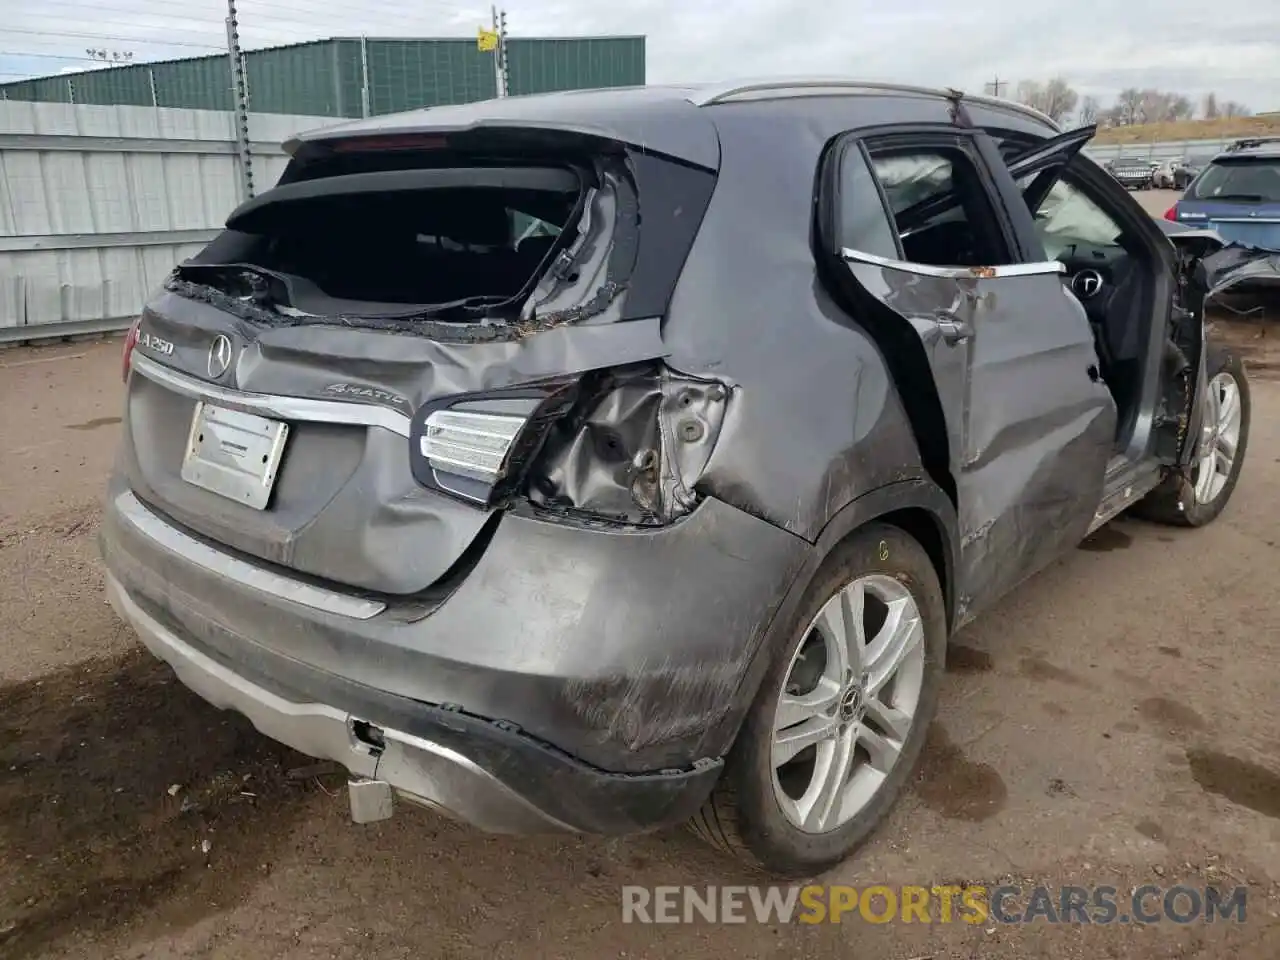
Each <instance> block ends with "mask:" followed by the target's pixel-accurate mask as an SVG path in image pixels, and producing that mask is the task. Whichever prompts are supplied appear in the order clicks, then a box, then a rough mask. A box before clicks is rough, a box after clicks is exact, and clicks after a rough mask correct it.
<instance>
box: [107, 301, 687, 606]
mask: <svg viewBox="0 0 1280 960" xmlns="http://www.w3.org/2000/svg"><path fill="white" fill-rule="evenodd" d="M220 337H225V338H226V340H227V342H229V343H230V365H231V369H232V371H233V375H232V379H233V380H234V382H235V387H234V388H228V387H224V386H220V385H218V384H216V383H212V382H210V381H209V380H208V379H207V376H208V365H209V363H210V358H211V356H214V352H215V350H216V349H217V345H218V343H219V338H220ZM661 353H662V344H661V337H660V333H659V327H658V322H657V321H656V320H653V321H633V322H628V323H616V324H603V325H599V326H585V327H569V326H564V327H559V328H555V329H551V330H545V331H542V332H540V333H539V334H537V335H536V336H532V337H527V338H523V339H520V340H513V341H503V342H490V343H471V344H447V343H440V342H437V341H434V340H429V339H427V338H425V337H418V336H411V335H404V334H396V333H387V332H383V331H374V330H357V329H343V328H337V327H327V326H324V327H321V326H306V327H288V328H278V329H266V330H257V331H255V330H252V329H250V328H247V327H246V326H245V325H244V324H237V323H235V322H234V320H233V318H230V317H228V316H227V315H226V314H225V313H223V312H222V311H220V310H217V309H215V308H214V307H212V306H210V305H208V304H201V303H197V302H193V301H191V300H187V299H185V298H181V297H178V296H175V295H173V294H166V295H163V296H161V297H160V298H158V299H157V300H156V301H155V302H154V303H153V304H152V306H151V307H150V308H148V310H147V311H146V313H145V314H144V316H143V319H142V322H141V325H140V337H139V341H138V344H137V346H136V347H135V349H134V353H133V360H132V363H131V371H130V374H129V381H128V389H127V403H126V428H125V433H124V438H123V451H122V464H121V465H122V468H123V469H124V471H125V473H126V475H127V477H128V480H129V484H130V486H131V487H132V489H133V490H134V492H135V494H137V496H138V497H139V498H140V499H142V500H143V501H145V502H147V503H148V504H150V505H151V506H153V507H155V508H156V509H158V510H159V511H160V512H162V513H163V514H165V515H167V516H168V517H170V518H171V519H172V520H174V521H176V522H177V523H179V524H181V525H182V526H184V527H186V528H188V529H189V530H191V531H192V532H194V533H196V534H200V535H203V536H204V537H206V538H208V539H210V540H213V541H216V542H218V543H221V544H225V545H226V546H229V547H231V548H233V549H234V550H236V551H239V552H241V553H244V554H248V555H250V556H253V557H258V558H261V559H263V560H266V561H270V562H272V563H275V564H279V565H281V566H285V567H289V568H292V569H294V570H296V571H299V572H301V573H305V574H310V575H313V576H316V577H319V578H323V579H325V580H330V581H336V582H338V583H341V584H345V585H349V586H353V587H359V588H363V589H367V590H372V591H377V592H383V593H391V594H409V593H416V592H419V591H421V590H423V589H425V588H426V587H428V586H430V585H431V584H433V583H435V582H436V581H438V580H440V579H441V578H442V577H444V576H445V575H446V573H447V572H448V571H449V569H450V568H451V567H452V566H453V565H454V564H455V563H457V562H458V561H459V559H460V558H461V557H462V556H463V554H464V552H465V551H466V550H467V548H468V547H469V546H470V545H471V544H472V543H473V542H474V541H476V539H477V537H478V536H479V535H480V533H481V531H482V529H483V528H484V526H485V523H486V521H487V520H488V519H489V517H490V516H491V513H492V511H491V510H488V509H486V508H484V507H483V506H480V505H477V504H475V503H469V502H466V501H465V500H464V499H460V498H456V497H451V496H448V495H445V494H443V493H440V492H438V491H436V490H432V489H428V488H426V487H424V486H423V485H421V484H419V483H418V482H416V481H415V479H414V472H413V468H412V464H411V460H410V450H411V448H410V433H411V423H412V417H411V415H412V413H413V412H414V411H417V410H420V409H422V408H423V407H424V406H426V407H430V405H431V404H433V403H436V402H438V401H441V400H444V399H447V398H456V397H457V396H459V395H464V394H472V393H477V392H485V393H492V392H494V391H500V390H502V389H503V388H510V387H515V386H518V385H521V384H528V383H531V382H537V381H540V380H543V381H544V380H546V379H548V378H554V377H558V376H561V375H564V374H572V373H578V372H582V371H586V370H589V369H594V368H599V367H608V366H612V365H616V364H622V363H631V362H637V361H641V360H645V359H652V358H656V357H658V356H660V355H661ZM202 403H203V409H204V411H205V413H206V416H205V418H204V419H203V420H202V421H200V422H197V421H196V420H195V417H196V415H197V409H198V407H200V406H201V404H202ZM210 410H212V411H214V416H213V417H212V418H210V417H209V416H208V414H209V411H210ZM225 411H230V414H229V416H225V415H224V416H223V417H222V418H221V419H220V418H219V417H218V414H222V413H224V412H225ZM245 415H248V416H247V417H246V416H245ZM237 416H238V417H239V418H240V420H239V421H237V422H233V423H232V424H231V427H230V428H227V427H226V426H225V423H226V422H227V421H228V420H231V419H233V418H236V417H237ZM259 420H261V421H262V422H265V423H266V424H270V425H276V424H283V425H284V430H283V431H282V432H284V434H285V435H284V437H283V440H282V443H281V447H282V449H281V451H280V457H279V460H278V468H277V470H276V471H275V475H274V477H271V478H267V479H268V480H269V483H267V486H268V487H269V490H268V494H269V498H268V499H267V501H266V502H265V503H264V504H263V505H262V506H257V505H255V504H253V503H251V502H241V501H240V500H238V499H236V498H235V497H233V496H231V495H229V492H234V490H233V489H232V488H231V487H229V486H228V485H227V484H226V483H222V484H219V482H218V481H216V480H215V481H210V480H209V479H208V478H207V477H205V478H200V477H195V478H194V479H193V477H192V471H191V469H190V467H191V462H192V460H193V459H197V460H200V461H201V462H206V463H207V462H212V461H216V460H217V459H218V457H217V454H216V452H214V453H210V454H208V455H207V456H206V457H203V458H193V457H192V456H191V455H190V452H191V450H192V447H193V445H194V446H199V444H200V437H199V433H200V430H201V429H202V427H204V428H209V429H211V430H212V431H216V430H220V429H221V430H223V431H224V434H225V436H224V437H223V439H222V442H223V444H224V445H231V446H233V447H237V448H241V447H243V448H245V449H246V450H247V451H249V452H250V453H252V459H253V462H254V463H258V462H261V461H260V459H259V458H258V454H259V453H261V455H262V457H265V458H268V459H271V447H270V446H269V445H266V446H259V447H252V441H248V440H245V438H244V437H242V436H239V435H236V434H235V432H234V429H235V428H236V427H237V426H240V425H242V424H243V423H244V422H246V421H247V422H250V423H257V422H258V421H259ZM210 424H212V426H211V427H210ZM193 427H194V429H193ZM210 439H211V438H210ZM206 446H207V442H206ZM184 465H185V466H186V467H187V469H186V471H185V473H186V475H185V476H184ZM271 465H272V464H270V463H268V464H267V467H269V466H271ZM217 466H218V464H217V463H216V462H215V463H214V467H215V468H216V467H217ZM241 473H243V474H244V475H245V476H248V477H249V478H250V480H253V479H255V478H254V477H253V476H252V473H253V470H252V464H250V465H249V466H248V467H247V468H244V469H242V470H241ZM265 473H266V467H264V472H263V475H265ZM197 481H203V483H204V484H207V485H202V482H197ZM219 486H221V489H220V490H219V489H212V488H211V487H219ZM244 486H245V484H241V485H240V488H241V489H242V488H243V487H244Z"/></svg>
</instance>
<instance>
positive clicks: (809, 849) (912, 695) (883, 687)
mask: <svg viewBox="0 0 1280 960" xmlns="http://www.w3.org/2000/svg"><path fill="white" fill-rule="evenodd" d="M886 598H887V599H886ZM859 607H861V609H862V615H861V616H859V615H858V614H857V612H856V611H857V610H858V609H859ZM833 616H834V617H835V619H834V620H833V619H832V617H833ZM846 617H847V619H845V618H846ZM877 618H880V619H877ZM841 625H852V626H854V627H855V629H853V630H851V631H848V632H846V633H845V634H844V636H845V637H846V638H848V637H853V638H855V640H850V641H849V642H848V645H847V650H848V651H850V652H849V659H848V661H847V662H845V661H839V659H838V657H839V655H840V654H839V650H840V649H842V647H841V646H840V645H839V643H838V642H834V641H833V640H832V639H831V636H832V635H833V634H836V635H838V634H840V633H841V631H842V626H841ZM784 636H785V638H786V639H785V641H784V642H783V643H782V644H781V648H780V649H779V650H778V651H777V653H776V655H775V658H774V662H773V663H772V664H771V666H770V668H769V670H768V672H767V673H766V675H765V677H764V679H763V681H762V682H761V684H760V689H759V691H758V692H757V695H756V699H755V702H754V703H753V704H752V706H751V709H750V710H749V712H748V714H747V717H746V720H745V721H744V723H743V726H742V729H741V731H739V734H738V739H737V741H736V742H735V743H734V746H733V749H732V750H731V751H730V753H729V757H728V762H727V764H726V767H725V773H724V775H723V776H722V777H721V779H720V782H719V783H718V784H717V786H716V788H715V790H714V791H713V792H712V794H711V796H710V798H708V800H707V802H706V804H705V805H704V806H703V808H702V810H701V811H700V812H699V813H698V814H697V815H696V816H695V817H694V818H693V820H692V821H691V823H690V826H691V827H692V828H693V831H694V832H695V833H696V834H698V836H700V837H702V838H703V839H704V840H706V841H707V842H708V843H710V844H712V845H713V846H715V847H717V848H718V849H720V850H722V851H724V852H726V853H728V854H731V855H732V856H734V857H737V858H739V859H741V860H743V861H746V862H747V863H749V864H751V865H753V866H756V867H758V868H762V869H764V870H765V871H767V872H769V873H771V874H775V875H778V876H786V877H808V876H813V875H815V874H817V873H820V872H821V871H823V870H825V869H827V868H829V867H832V866H834V865H836V864H837V863H839V862H841V861H842V860H844V859H845V858H847V857H848V856H849V855H850V854H852V853H853V852H854V851H855V850H856V849H857V848H858V847H859V846H861V845H862V844H863V843H864V842H865V841H866V840H867V838H868V837H869V836H870V834H871V833H872V831H873V830H874V829H875V828H876V827H877V826H878V825H879V823H880V822H881V820H883V819H884V817H885V815H886V814H887V813H888V812H889V810H890V809H891V807H892V806H893V803H894V801H895V800H896V799H897V797H898V795H899V794H900V793H901V791H902V788H903V786H904V785H905V784H906V783H907V781H908V780H909V778H910V777H911V775H912V773H913V771H914V770H915V768H916V764H917V762H918V760H919V757H920V751H921V749H922V748H923V746H924V741H925V737H926V735H927V733H928V729H929V724H930V723H931V722H932V721H933V718H934V716H935V714H936V712H937V707H938V693H939V689H940V686H941V683H942V674H943V668H944V667H943V665H944V662H945V658H946V643H947V623H946V608H945V604H944V602H943V596H942V588H941V587H940V586H939V583H938V576H937V573H936V572H935V570H934V567H933V563H932V562H931V561H930V559H929V556H928V554H927V553H926V552H925V551H924V549H923V548H922V547H921V546H920V545H919V544H918V543H917V542H916V541H915V540H914V539H912V538H911V537H910V536H908V535H907V534H906V533H905V532H903V531H902V530H900V529H899V528H897V527H892V526H888V525H885V524H872V525H870V526H868V527H865V528H863V529H862V530H860V531H857V532H856V533H854V534H853V535H852V536H851V537H850V538H849V539H848V540H846V541H845V542H844V543H842V544H841V545H840V546H839V547H837V548H836V549H835V550H834V551H833V552H832V554H831V555H830V556H829V557H828V558H827V559H826V561H825V562H824V563H823V564H822V566H821V567H820V568H819V570H818V573H817V575H816V576H815V577H814V579H813V581H812V583H810V585H809V588H808V590H807V591H806V593H805V596H804V599H803V601H802V602H801V604H800V606H799V609H798V610H797V611H796V613H795V616H794V618H793V620H792V622H791V623H790V625H789V629H788V630H787V632H786V633H785V635H784ZM898 636H901V637H902V638H903V639H901V640H897V641H894V640H892V638H893V637H898ZM912 636H914V639H911V637H912ZM815 638H816V639H815ZM898 650H900V656H899V655H898V654H897V653H895V652H893V651H898ZM878 654H879V655H878ZM890 660H895V661H896V662H897V666H895V667H893V668H892V669H890V666H889V661H890ZM846 676H847V677H849V679H848V680H847V681H844V682H843V683H842V682H841V681H838V680H837V679H836V678H837V677H846ZM815 704H826V706H821V707H815V706H814V705H815ZM796 717H802V718H803V719H800V720H796V719H795V718H796ZM904 718H905V719H904ZM828 728H830V729H831V731H832V732H831V734H830V736H829V738H828V737H827V736H825V735H824V736H823V738H822V739H818V734H819V732H821V731H825V730H827V729H828ZM801 742H803V743H806V744H808V745H807V746H805V747H804V748H803V749H799V750H796V749H795V748H796V747H797V745H798V744H799V743H801ZM793 750H794V751H795V752H794V755H793V756H791V759H784V760H783V761H782V762H781V763H777V761H778V760H779V758H783V757H787V756H788V755H789V754H790V752H791V751H793ZM824 757H825V758H826V759H824ZM806 771H808V773H807V778H808V779H806ZM806 784H807V787H806ZM811 797H812V800H810V799H809V798H811Z"/></svg>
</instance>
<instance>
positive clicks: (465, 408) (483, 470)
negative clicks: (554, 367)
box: [409, 380, 577, 507]
mask: <svg viewBox="0 0 1280 960" xmlns="http://www.w3.org/2000/svg"><path fill="white" fill-rule="evenodd" d="M576 387H577V384H576V382H572V381H562V380H557V381H554V382H549V383H546V384H543V385H540V386H539V387H536V388H530V389H520V390H505V391H497V392H494V393H487V394H484V395H471V396H463V397H457V398H454V399H453V400H451V401H450V402H449V403H448V404H443V405H442V404H431V405H428V406H427V407H424V408H423V409H421V410H419V411H418V413H417V415H416V416H415V417H414V419H413V426H412V428H411V430H410V435H409V445H410V449H409V454H410V463H411V465H412V468H413V475H414V478H415V479H416V480H417V481H418V482H419V483H421V484H422V485H423V486H425V487H431V488H433V489H436V490H439V491H441V492H443V493H447V494H450V495H452V496H455V497H460V498H462V499H464V500H469V501H471V502H472V503H476V504H480V505H482V506H486V507H487V506H496V505H498V504H500V503H502V502H503V501H505V500H506V499H507V498H508V497H509V496H510V495H511V494H512V493H513V492H514V491H515V490H516V488H517V487H518V486H519V484H520V479H521V477H522V476H523V470H524V467H525V466H526V465H527V464H528V462H529V461H530V459H531V458H532V457H533V456H534V455H536V454H537V451H538V449H539V448H540V447H541V446H542V441H543V439H544V438H545V437H546V433H547V429H548V428H549V426H550V424H551V423H552V422H553V421H554V420H555V419H556V418H557V417H559V416H561V415H563V414H564V413H565V411H567V410H568V409H569V408H570V407H571V406H572V404H573V400H574V397H575V395H576Z"/></svg>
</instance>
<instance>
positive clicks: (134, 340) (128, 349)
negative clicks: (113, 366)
mask: <svg viewBox="0 0 1280 960" xmlns="http://www.w3.org/2000/svg"><path fill="white" fill-rule="evenodd" d="M141 323H142V317H138V318H137V319H135V320H134V321H133V323H131V324H130V325H129V332H128V333H126V334H125V335H124V348H123V350H122V351H121V353H120V379H122V380H124V381H126V382H127V381H128V379H129V363H130V361H131V360H132V359H133V348H134V347H136V346H137V345H138V327H139V326H140V325H141Z"/></svg>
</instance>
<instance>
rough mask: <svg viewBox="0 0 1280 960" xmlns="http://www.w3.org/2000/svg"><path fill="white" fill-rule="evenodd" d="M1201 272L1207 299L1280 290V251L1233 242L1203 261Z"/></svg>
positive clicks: (1201, 262)
mask: <svg viewBox="0 0 1280 960" xmlns="http://www.w3.org/2000/svg"><path fill="white" fill-rule="evenodd" d="M1200 273H1201V282H1202V283H1203V285H1204V289H1205V290H1206V291H1207V294H1206V295H1207V296H1216V295H1220V294H1223V293H1228V292H1237V293H1240V292H1244V290H1245V289H1258V290H1261V289H1269V290H1275V291H1280V251H1275V250H1265V249H1263V248H1262V247H1248V246H1245V245H1243V244H1238V243H1233V244H1231V245H1230V246H1227V247H1223V248H1222V249H1221V250H1219V251H1217V252H1216V253H1212V254H1210V255H1209V256H1207V257H1205V258H1204V259H1203V260H1202V261H1200ZM1242 288H1243V289H1242Z"/></svg>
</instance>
